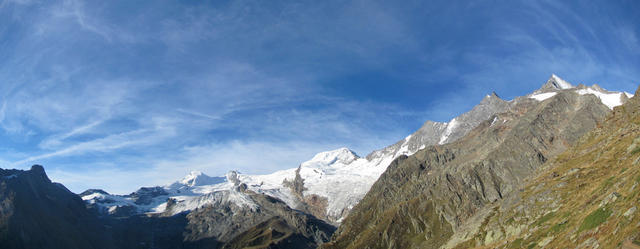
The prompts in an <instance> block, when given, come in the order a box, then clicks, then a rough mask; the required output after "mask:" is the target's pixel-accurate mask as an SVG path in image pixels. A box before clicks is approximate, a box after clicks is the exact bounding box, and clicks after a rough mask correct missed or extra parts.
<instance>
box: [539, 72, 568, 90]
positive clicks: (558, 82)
mask: <svg viewBox="0 0 640 249" xmlns="http://www.w3.org/2000/svg"><path fill="white" fill-rule="evenodd" d="M571 88H574V86H573V85H572V84H571V83H569V82H567V81H565V80H563V79H562V78H560V77H558V76H557V75H555V74H552V75H551V77H550V78H549V80H547V82H546V83H544V85H542V87H541V88H540V89H539V91H549V90H552V91H555V90H563V89H571Z"/></svg>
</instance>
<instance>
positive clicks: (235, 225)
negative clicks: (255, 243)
mask: <svg viewBox="0 0 640 249" xmlns="http://www.w3.org/2000/svg"><path fill="white" fill-rule="evenodd" d="M246 193H247V194H248V195H249V196H250V198H251V200H252V201H253V202H255V204H256V206H255V207H254V208H248V207H242V206H237V205H233V204H231V205H221V206H212V205H210V206H205V207H203V208H199V209H196V210H194V211H192V212H191V213H189V214H188V215H187V216H186V217H187V220H188V224H187V229H186V231H185V240H186V241H191V242H197V241H199V240H202V239H207V238H209V239H211V238H215V239H216V240H217V241H220V242H225V243H226V242H228V243H231V244H233V245H242V244H243V243H249V242H247V240H252V238H253V239H255V238H254V237H253V235H255V234H256V233H257V231H261V233H262V232H269V231H266V230H265V229H267V230H268V229H269V226H268V225H265V224H263V223H265V222H267V223H270V222H271V223H274V224H275V223H277V224H279V228H280V229H281V230H282V231H281V232H282V233H284V234H282V235H281V236H280V235H279V236H275V237H273V239H274V241H272V242H277V243H278V244H279V245H280V246H281V247H278V248H315V247H317V246H318V245H320V244H322V243H324V242H327V241H329V239H330V236H331V234H333V232H334V231H335V227H333V226H331V225H329V224H327V223H325V222H324V221H322V220H319V219H317V218H315V217H313V216H312V215H309V214H305V213H302V212H300V211H297V210H294V209H291V208H290V207H289V206H287V205H286V204H285V203H284V202H282V201H280V200H278V199H276V198H273V197H270V196H267V195H263V194H256V193H253V192H251V191H247V192H246ZM270 220H271V221H270ZM243 233H244V235H242V237H238V236H241V234H243ZM247 233H248V234H253V235H248V234H247ZM276 237H277V238H276ZM286 238H291V243H293V244H288V242H287V241H289V240H287V239H286ZM293 238H297V239H293ZM298 239H303V240H304V241H307V242H308V243H306V244H305V245H308V246H305V247H297V246H300V245H301V244H299V243H298V242H299V240H298ZM232 241H233V242H232ZM263 242H264V241H263ZM268 244H269V243H267V245H268ZM231 248H235V247H234V246H231Z"/></svg>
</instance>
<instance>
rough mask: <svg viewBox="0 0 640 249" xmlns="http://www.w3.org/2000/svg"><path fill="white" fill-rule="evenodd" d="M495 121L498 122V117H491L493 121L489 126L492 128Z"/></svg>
mask: <svg viewBox="0 0 640 249" xmlns="http://www.w3.org/2000/svg"><path fill="white" fill-rule="evenodd" d="M496 121H498V117H493V120H492V121H491V125H489V126H493V124H495V123H496Z"/></svg>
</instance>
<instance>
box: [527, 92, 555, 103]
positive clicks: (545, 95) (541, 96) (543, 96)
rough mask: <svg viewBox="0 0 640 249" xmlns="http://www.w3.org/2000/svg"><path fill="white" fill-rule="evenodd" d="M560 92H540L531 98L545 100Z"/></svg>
mask: <svg viewBox="0 0 640 249" xmlns="http://www.w3.org/2000/svg"><path fill="white" fill-rule="evenodd" d="M556 94H558V93H557V92H548V93H538V94H533V95H531V96H529V98H531V99H535V100H537V101H544V100H545V99H548V98H551V97H553V96H555V95H556Z"/></svg>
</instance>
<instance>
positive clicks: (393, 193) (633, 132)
mask: <svg viewBox="0 0 640 249" xmlns="http://www.w3.org/2000/svg"><path fill="white" fill-rule="evenodd" d="M637 95H638V92H636V94H635V95H632V94H629V93H626V92H613V91H607V90H605V89H602V88H601V87H599V86H597V85H592V86H585V85H577V86H574V85H572V84H571V83H569V82H566V81H564V80H562V79H561V78H559V77H558V76H556V75H552V76H551V77H550V78H549V79H548V80H547V81H546V82H545V83H544V84H543V85H542V87H541V88H540V89H537V90H535V91H533V92H532V93H530V94H528V95H525V96H521V97H517V98H514V99H512V100H504V99H501V98H500V97H499V96H498V95H497V94H496V93H491V94H488V95H486V96H484V98H483V99H482V100H481V101H480V103H479V104H478V105H476V106H475V107H473V108H472V109H471V110H469V111H468V112H466V113H464V114H462V115H460V116H458V117H455V118H453V119H452V120H450V121H449V122H446V123H442V122H433V121H427V122H425V123H424V124H423V125H422V127H421V128H420V129H418V130H417V131H415V132H414V133H412V134H410V135H408V136H407V137H405V138H403V139H400V140H399V141H398V142H396V143H395V144H392V145H389V146H387V147H385V148H381V149H379V150H375V151H372V152H371V153H369V154H368V155H366V156H362V157H361V156H359V155H357V154H356V153H354V152H353V151H351V150H350V149H348V148H339V149H336V150H332V151H326V152H320V153H318V154H316V155H315V156H314V157H313V158H311V159H310V160H308V161H306V162H302V163H300V165H298V166H297V167H295V165H291V166H292V168H290V169H287V170H281V171H277V172H273V173H271V174H267V175H251V174H243V173H241V172H236V171H231V172H228V173H227V174H226V175H225V176H214V177H212V176H207V175H205V174H204V173H202V172H195V171H194V172H191V173H190V174H188V175H187V176H185V177H184V178H182V179H179V180H177V181H175V182H173V183H169V184H167V185H164V186H153V187H141V188H140V189H138V190H137V191H135V192H133V193H131V194H128V195H115V194H109V193H108V192H106V191H104V190H100V189H89V190H86V191H84V192H82V193H80V194H75V193H72V192H71V191H69V190H67V189H66V188H65V187H64V186H63V185H62V184H60V183H54V182H51V181H50V180H49V178H48V177H47V175H46V173H45V170H44V168H43V167H42V166H39V165H34V166H33V167H32V168H31V169H30V170H26V171H23V170H11V169H3V170H0V245H2V246H1V247H2V248H16V249H17V248H43V247H45V246H44V245H47V246H46V248H474V247H479V248H524V247H526V248H570V247H571V248H573V247H576V246H578V247H580V248H598V247H604V248H614V247H623V248H638V247H640V246H638V245H637V243H638V242H637V240H640V215H637V211H636V210H637V203H638V202H639V201H640V186H638V185H639V184H640V165H639V162H640V153H638V152H639V151H640V100H639V99H638V97H634V96H637ZM634 241H636V242H634ZM634 243H636V244H634ZM52 245H55V246H52Z"/></svg>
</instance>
